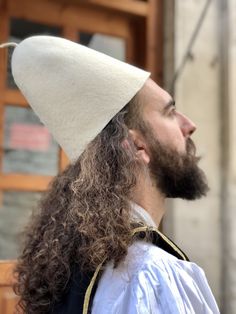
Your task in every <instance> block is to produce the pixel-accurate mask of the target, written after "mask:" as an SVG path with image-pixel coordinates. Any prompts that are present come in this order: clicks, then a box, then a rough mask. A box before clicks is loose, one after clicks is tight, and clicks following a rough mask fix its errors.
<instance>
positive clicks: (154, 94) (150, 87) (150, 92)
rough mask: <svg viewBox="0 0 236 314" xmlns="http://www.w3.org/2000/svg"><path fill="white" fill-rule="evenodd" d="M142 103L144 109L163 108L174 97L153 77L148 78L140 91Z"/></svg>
mask: <svg viewBox="0 0 236 314" xmlns="http://www.w3.org/2000/svg"><path fill="white" fill-rule="evenodd" d="M139 99H140V103H142V105H143V106H142V107H143V108H142V109H143V110H144V111H146V112H147V111H149V110H162V109H163V108H164V107H165V106H166V104H167V103H169V102H170V101H171V100H172V97H171V96H170V95H169V94H168V93H167V92H166V91H165V90H164V89H162V88H161V87H160V86H158V85H157V84H156V83H155V82H154V81H153V80H152V79H148V80H147V81H146V83H145V84H144V86H143V87H142V89H141V90H140V91H139Z"/></svg>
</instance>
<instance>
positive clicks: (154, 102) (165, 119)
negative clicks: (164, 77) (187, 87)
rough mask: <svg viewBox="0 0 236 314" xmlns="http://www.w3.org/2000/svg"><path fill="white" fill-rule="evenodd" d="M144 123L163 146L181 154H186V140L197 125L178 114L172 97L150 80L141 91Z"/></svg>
mask: <svg viewBox="0 0 236 314" xmlns="http://www.w3.org/2000/svg"><path fill="white" fill-rule="evenodd" d="M141 98H142V103H143V104H144V106H143V110H142V118H143V121H145V122H147V123H148V124H149V125H150V126H151V128H152V130H153V133H154V135H155V136H156V138H157V139H158V140H159V142H160V143H161V144H164V145H165V146H167V147H169V148H172V149H174V150H176V151H178V152H179V153H184V152H186V139H187V138H189V137H190V135H191V134H192V133H193V132H194V131H195V130H196V126H195V124H194V123H193V122H192V121H191V120H190V119H188V118H187V117H185V116H184V115H183V114H181V113H180V112H178V111H177V110H176V108H175V104H174V101H173V99H172V98H171V96H170V95H169V94H168V93H167V92H166V91H164V90H163V89H162V88H160V87H159V86H158V85H157V84H156V83H155V82H154V81H152V80H151V79H149V80H148V81H147V82H146V84H145V86H144V88H143V89H142V90H141Z"/></svg>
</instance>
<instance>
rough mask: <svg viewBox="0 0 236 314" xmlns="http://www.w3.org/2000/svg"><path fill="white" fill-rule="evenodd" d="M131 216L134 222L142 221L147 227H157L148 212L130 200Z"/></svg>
mask: <svg viewBox="0 0 236 314" xmlns="http://www.w3.org/2000/svg"><path fill="white" fill-rule="evenodd" d="M131 208H132V211H131V217H132V219H133V220H135V221H136V222H140V221H141V222H143V223H145V225H147V226H149V227H155V228H157V225H156V224H155V222H154V221H153V219H152V217H151V216H150V215H149V213H148V212H147V211H146V210H145V209H144V208H143V207H141V206H139V205H138V204H136V203H134V202H131Z"/></svg>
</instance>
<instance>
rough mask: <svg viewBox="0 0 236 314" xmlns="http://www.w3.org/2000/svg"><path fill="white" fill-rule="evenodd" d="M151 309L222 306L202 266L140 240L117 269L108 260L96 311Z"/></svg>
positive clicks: (200, 311) (213, 309)
mask: <svg viewBox="0 0 236 314" xmlns="http://www.w3.org/2000/svg"><path fill="white" fill-rule="evenodd" d="M137 211H138V213H137ZM134 212H135V213H134V216H133V217H136V218H138V219H139V220H140V217H141V216H142V217H143V218H142V220H143V221H145V222H146V223H148V225H151V224H152V226H154V225H155V224H154V222H153V220H152V219H151V217H150V216H149V215H148V214H147V212H146V211H145V210H144V209H142V208H141V207H139V206H135V208H134ZM143 214H144V216H145V218H144V216H143ZM147 215H148V216H149V217H148V216H147ZM153 224H154V225H153ZM151 313H156V314H162V313H164V314H180V313H181V314H185V313H186V314H190V313H191V314H192V313H197V314H210V313H213V314H216V313H219V309H218V307H217V304H216V302H215V299H214V297H213V295H212V292H211V290H210V287H209V285H208V282H207V279H206V277H205V274H204V271H203V270H202V269H201V268H200V267H199V266H197V265H196V264H195V263H191V262H187V261H183V260H179V259H177V258H176V257H175V256H173V255H171V254H169V253H167V252H165V251H164V250H162V249H161V248H159V247H157V246H155V245H154V244H152V243H147V242H144V241H136V242H135V243H134V244H132V245H131V246H130V247H129V248H128V254H127V256H126V257H125V259H124V260H123V261H122V262H121V263H120V264H119V266H118V267H117V268H116V269H114V268H113V262H110V263H108V264H107V266H106V268H105V270H104V272H103V274H102V276H101V278H100V280H99V282H98V287H97V290H96V293H95V296H94V300H93V304H92V314H151Z"/></svg>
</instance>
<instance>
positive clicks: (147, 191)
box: [132, 175, 165, 227]
mask: <svg viewBox="0 0 236 314" xmlns="http://www.w3.org/2000/svg"><path fill="white" fill-rule="evenodd" d="M137 181H138V184H137V186H136V188H135V189H134V193H133V197H132V200H133V201H134V202H135V203H136V204H138V205H139V206H141V207H143V208H144V209H145V210H146V211H147V212H148V213H149V215H150V216H151V217H152V219H153V221H154V222H155V224H156V225H157V227H158V226H159V225H160V222H161V219H162V217H163V215H164V213H165V197H164V195H163V194H162V193H161V192H160V191H159V190H158V189H157V188H156V186H155V184H154V183H153V182H152V180H151V178H150V176H147V175H140V177H139V178H138V180H137Z"/></svg>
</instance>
